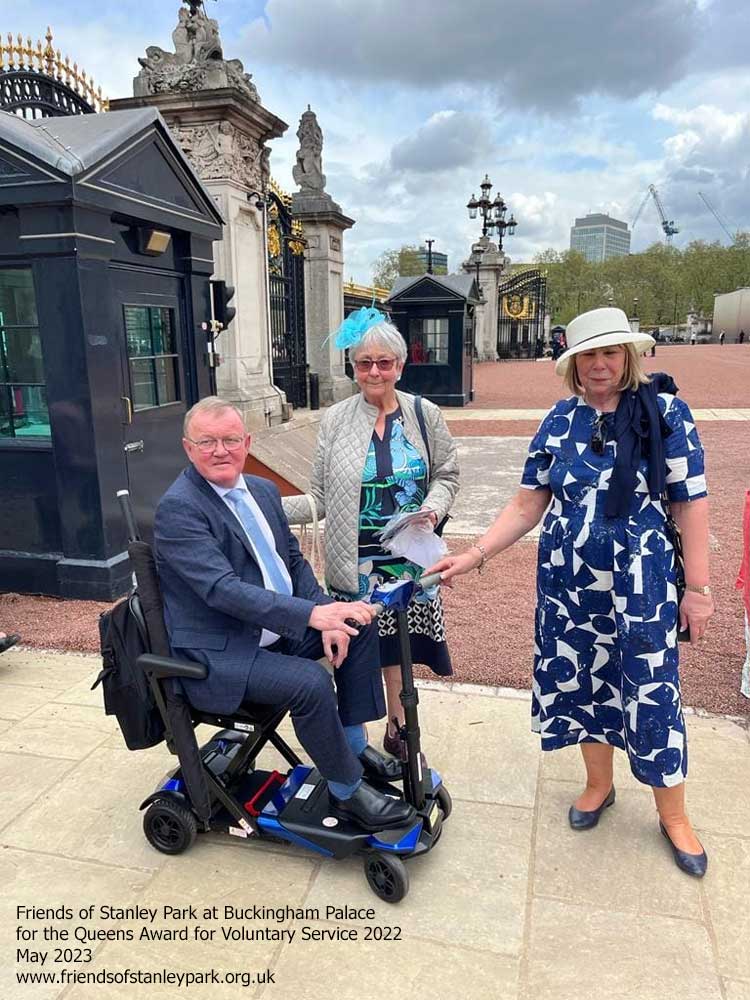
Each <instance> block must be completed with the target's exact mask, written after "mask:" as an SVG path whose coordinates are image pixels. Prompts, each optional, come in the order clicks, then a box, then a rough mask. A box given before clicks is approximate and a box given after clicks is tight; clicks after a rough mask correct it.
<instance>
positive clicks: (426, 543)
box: [381, 519, 448, 568]
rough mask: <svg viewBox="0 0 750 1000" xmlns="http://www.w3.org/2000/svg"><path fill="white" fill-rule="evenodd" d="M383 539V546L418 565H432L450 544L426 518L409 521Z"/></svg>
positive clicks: (392, 553) (393, 553) (387, 550)
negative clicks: (434, 529)
mask: <svg viewBox="0 0 750 1000" xmlns="http://www.w3.org/2000/svg"><path fill="white" fill-rule="evenodd" d="M381 539H382V545H383V548H384V549H385V550H386V552H390V553H391V555H394V556H401V557H402V558H404V559H408V560H409V562H413V563H414V564H415V565H416V566H421V567H422V568H424V567H425V566H432V564H433V563H436V562H437V561H438V560H439V559H442V557H443V556H444V555H445V554H446V552H447V551H448V546H447V545H446V544H445V542H444V541H443V539H442V538H440V537H439V536H438V535H436V534H435V532H434V531H433V530H432V524H431V523H430V522H429V521H425V519H422V520H417V521H414V520H412V521H411V522H409V523H407V524H406V525H404V527H403V528H401V530H400V531H397V532H396V533H395V534H392V535H390V537H388V538H383V536H382V535H381Z"/></svg>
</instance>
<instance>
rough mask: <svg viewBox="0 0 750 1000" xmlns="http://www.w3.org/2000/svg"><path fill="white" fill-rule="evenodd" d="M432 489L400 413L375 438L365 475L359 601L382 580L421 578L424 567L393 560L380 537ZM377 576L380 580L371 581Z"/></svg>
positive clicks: (394, 557) (363, 477) (360, 536)
mask: <svg viewBox="0 0 750 1000" xmlns="http://www.w3.org/2000/svg"><path fill="white" fill-rule="evenodd" d="M426 489H427V468H426V466H425V463H424V461H423V459H422V456H421V455H420V454H419V452H418V451H417V449H416V448H415V447H414V445H412V444H411V442H410V441H408V440H407V439H406V437H405V435H404V422H403V416H402V414H401V410H400V409H398V410H396V411H395V412H393V413H389V414H388V415H387V416H386V421H385V430H384V432H383V437H382V439H381V438H379V437H378V436H377V434H373V436H372V440H371V441H370V447H369V449H368V451H367V458H366V459H365V467H364V470H363V472H362V492H361V494H360V501H359V585H360V596H363V595H364V594H367V593H369V592H370V591H371V590H372V588H373V586H375V585H376V584H377V583H378V582H379V581H387V580H392V579H394V578H397V579H400V578H402V577H404V576H408V577H410V578H414V577H418V576H419V574H420V573H421V568H420V567H419V566H416V565H414V564H413V563H410V562H408V561H407V560H406V559H403V558H400V557H397V556H392V555H390V553H388V552H385V551H384V550H383V549H382V548H381V545H380V539H379V538H378V537H377V536H378V533H379V532H380V531H382V529H383V527H384V526H385V524H386V522H387V521H388V520H389V519H390V518H391V517H392V515H393V514H395V513H396V512H398V511H404V510H406V511H409V510H419V508H420V507H421V506H422V504H423V503H424V498H425V495H426ZM373 576H375V577H377V578H378V579H371V578H372V577H373Z"/></svg>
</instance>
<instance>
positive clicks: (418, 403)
mask: <svg viewBox="0 0 750 1000" xmlns="http://www.w3.org/2000/svg"><path fill="white" fill-rule="evenodd" d="M414 412H415V413H416V415H417V421H418V422H419V430H420V431H421V433H422V440H423V441H424V446H425V448H426V449H427V482H429V481H430V472H431V470H432V455H431V453H430V439H429V438H428V437H427V424H425V422H424V409H423V408H422V397H421V396H415V397H414Z"/></svg>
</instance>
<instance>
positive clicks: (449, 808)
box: [435, 785, 453, 819]
mask: <svg viewBox="0 0 750 1000" xmlns="http://www.w3.org/2000/svg"><path fill="white" fill-rule="evenodd" d="M435 798H436V799H437V800H438V805H439V806H440V808H441V809H442V810H443V819H448V817H449V816H450V814H451V813H452V812H453V799H452V798H451V793H450V792H449V791H448V789H447V788H446V787H445V785H441V786H440V788H438V790H437V793H436V795H435Z"/></svg>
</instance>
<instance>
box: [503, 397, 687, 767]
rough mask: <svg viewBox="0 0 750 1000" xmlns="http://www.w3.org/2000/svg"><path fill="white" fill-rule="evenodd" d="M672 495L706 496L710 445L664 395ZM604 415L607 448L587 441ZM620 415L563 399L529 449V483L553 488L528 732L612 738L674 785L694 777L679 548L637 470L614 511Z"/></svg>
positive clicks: (525, 480) (555, 742)
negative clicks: (681, 656)
mask: <svg viewBox="0 0 750 1000" xmlns="http://www.w3.org/2000/svg"><path fill="white" fill-rule="evenodd" d="M658 400H659V408H660V410H661V412H662V413H663V415H664V418H665V420H666V423H667V424H668V426H669V427H670V428H671V431H672V433H671V434H669V435H668V436H667V437H666V438H664V452H665V458H666V464H667V475H666V482H667V495H668V497H669V499H670V501H674V502H682V501H690V500H697V499H698V498H700V497H704V496H706V480H705V477H704V472H703V449H702V447H701V443H700V439H699V438H698V433H697V431H696V428H695V423H694V421H693V418H692V415H691V413H690V410H689V408H688V406H687V405H686V404H685V403H684V402H683V401H682V400H681V399H678V398H677V397H675V396H672V395H669V394H666V393H661V394H659V396H658ZM597 421H601V423H602V430H603V437H604V440H605V442H606V443H605V446H604V453H603V454H602V455H597V454H595V453H594V450H593V448H592V446H591V441H592V436H593V435H594V431H595V426H596V424H597ZM613 422H614V413H607V414H600V413H598V412H597V411H596V410H594V409H593V408H592V407H590V406H588V405H587V404H586V403H585V402H584V401H583V399H581V398H580V397H578V396H573V397H571V398H569V399H563V400H560V402H558V403H556V404H555V406H553V408H552V409H551V410H550V411H549V413H548V414H547V416H546V417H545V418H544V420H543V421H542V423H541V424H540V426H539V430H538V431H537V433H536V435H535V437H534V439H533V440H532V442H531V444H530V446H529V456H528V458H527V460H526V465H525V468H524V472H523V477H522V480H521V485H522V486H524V487H526V488H528V489H541V488H544V487H547V488H549V489H550V490H551V491H552V503H551V505H550V507H549V509H548V511H547V514H546V515H545V518H544V521H543V524H542V529H541V536H540V539H539V563H538V573H537V610H536V621H535V648H534V679H533V686H532V729H533V730H534V731H535V732H538V733H540V734H541V740H542V749H543V750H555V749H557V748H558V747H563V746H570V745H571V744H574V743H582V742H584V741H594V742H599V743H609V744H611V745H612V746H615V747H619V748H620V749H623V750H625V751H626V752H627V754H628V757H629V759H630V766H631V769H632V771H633V774H634V775H635V777H636V778H637V779H638V780H639V781H642V782H644V783H645V784H647V785H657V786H672V785H677V784H679V783H680V782H682V781H684V779H685V777H686V775H687V746H686V742H685V724H684V720H683V716H682V707H681V703H680V686H679V678H678V671H677V666H678V650H677V637H676V633H677V590H676V587H675V565H674V550H673V548H672V545H671V543H670V541H669V539H668V537H667V535H666V532H665V517H664V509H663V506H662V503H661V501H660V500H652V499H651V497H650V496H649V492H648V483H647V475H648V464H647V462H646V461H645V460H644V461H642V463H641V467H640V470H639V472H638V477H637V482H636V487H635V493H634V495H633V498H632V502H631V506H630V511H629V514H628V516H627V517H619V518H612V517H606V516H605V513H604V508H605V502H606V497H607V487H608V484H609V480H610V477H611V475H612V469H613V467H614V462H615V455H616V450H617V444H616V442H615V441H614V440H613Z"/></svg>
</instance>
